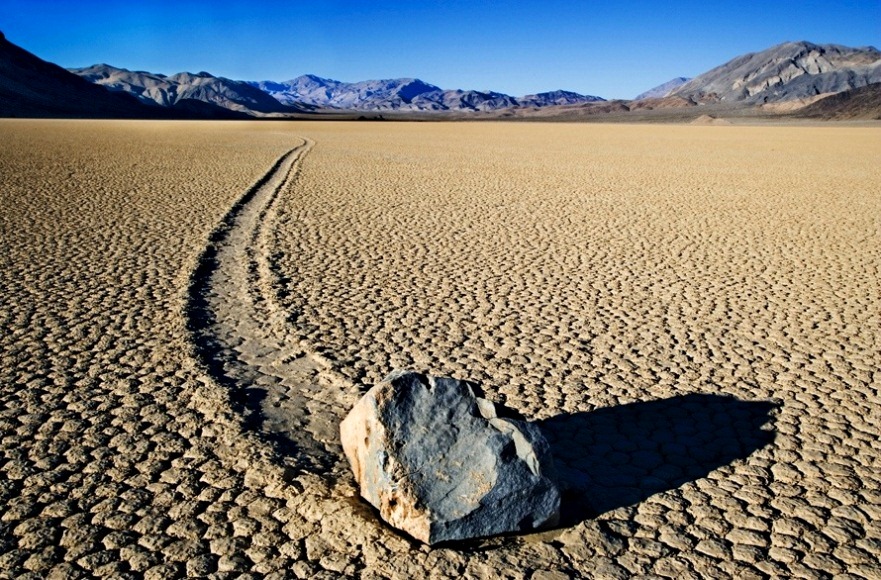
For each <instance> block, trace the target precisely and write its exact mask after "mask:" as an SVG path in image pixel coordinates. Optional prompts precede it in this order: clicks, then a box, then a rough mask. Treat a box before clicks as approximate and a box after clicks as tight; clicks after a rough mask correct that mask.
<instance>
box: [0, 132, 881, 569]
mask: <svg viewBox="0 0 881 580" xmlns="http://www.w3.org/2000/svg"><path fill="white" fill-rule="evenodd" d="M0 136H2V139H0V176H2V192H0V195H2V202H3V207H2V210H0V233H2V240H3V252H2V255H0V260H2V262H0V264H2V268H0V399H2V405H0V438H2V439H0V442H2V444H0V576H6V577H16V578H27V577H33V578H44V577H49V578H79V577H83V578H85V577H96V576H97V577H113V578H125V577H132V578H139V577H147V578H177V577H181V576H194V577H206V576H207V577H217V578H222V577H229V578H240V577H255V578H258V577H276V578H286V577H291V578H338V577H346V576H349V577H364V578H413V577H426V576H433V577H465V578H534V579H536V580H537V579H543V580H550V579H557V578H582V577H584V578H594V577H596V578H628V577H633V576H644V577H657V578H664V577H676V578H679V577H681V578H692V577H694V578H699V577H720V578H724V577H734V578H750V577H755V578H763V577H804V578H832V577H835V578H878V577H881V566H879V565H878V563H877V562H878V560H879V557H881V523H879V522H881V443H879V431H881V399H879V389H881V371H879V367H881V355H879V352H881V340H879V337H881V282H879V279H881V239H879V238H881V194H879V192H881V168H879V165H878V163H877V159H878V154H879V152H881V136H879V134H878V132H877V131H876V130H872V129H864V128H856V127H834V126H829V127H685V126H618V125H616V126H601V125H534V124H529V125H526V124H503V123H497V124H496V123H493V124H465V123H460V124H441V123H437V124H418V123H417V124H407V123H394V124H378V123H371V124H353V123H332V124H324V123H214V124H212V123H168V122H157V123H151V122H88V121H75V122H71V121H3V122H0ZM401 367H409V368H416V369H418V370H423V371H426V372H431V373H434V374H441V375H452V376H456V377H458V378H463V379H471V380H477V381H479V382H480V383H481V385H482V388H483V390H484V391H485V392H486V394H487V396H488V397H489V398H490V399H492V400H495V401H497V402H502V403H505V404H506V405H507V406H509V407H512V408H514V409H516V410H517V411H519V412H521V413H523V414H524V415H525V416H526V417H527V418H528V419H530V420H536V421H540V424H541V426H542V429H543V430H544V432H545V433H546V434H547V436H548V438H549V440H550V441H551V443H552V446H553V447H552V448H553V451H554V454H555V458H556V460H557V466H558V470H559V471H560V478H561V482H562V485H563V486H564V487H565V493H564V504H563V522H562V525H561V527H560V528H558V529H556V530H551V531H546V532H542V533H539V534H531V535H524V536H510V537H503V538H492V539H484V540H477V541H472V542H464V543H461V544H456V545H450V546H441V547H436V548H433V549H429V548H427V547H425V546H421V545H419V544H418V543H415V542H413V541H411V540H409V539H407V538H405V537H402V536H400V535H398V534H396V533H395V532H394V531H392V530H390V529H388V528H387V527H385V526H384V525H382V524H381V523H380V522H379V521H378V520H377V519H376V518H375V516H374V514H373V512H372V511H371V510H370V509H369V508H368V507H367V506H366V505H365V504H364V503H363V502H361V501H360V500H359V499H357V492H356V489H355V486H354V482H353V481H352V478H351V475H350V473H349V471H348V467H347V465H346V464H345V461H344V459H343V458H342V454H341V450H340V448H339V441H338V435H337V432H336V429H337V425H338V421H339V420H340V419H341V418H342V417H343V416H344V414H345V413H346V411H347V410H348V409H349V408H350V407H351V405H352V404H353V403H354V402H355V401H356V400H357V398H358V397H359V396H360V394H361V393H363V392H364V391H365V390H366V389H367V388H369V387H370V386H371V385H372V384H373V383H374V382H375V381H376V380H378V379H380V378H381V377H382V376H384V375H385V374H386V373H387V372H388V371H389V370H391V369H392V368H401Z"/></svg>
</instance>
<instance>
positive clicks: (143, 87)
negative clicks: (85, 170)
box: [71, 64, 303, 114]
mask: <svg viewBox="0 0 881 580" xmlns="http://www.w3.org/2000/svg"><path fill="white" fill-rule="evenodd" d="M71 72H73V73H75V74H77V75H79V76H81V77H82V78H84V79H86V80H88V81H90V82H92V83H95V84H98V85H101V86H104V87H106V88H108V89H110V90H111V91H115V92H123V93H128V94H131V95H134V96H135V97H137V98H138V99H139V100H140V101H142V102H144V103H150V104H158V105H163V106H166V107H167V106H172V105H176V104H177V103H178V102H180V101H183V100H185V99H192V100H197V101H203V102H205V103H210V104H213V105H216V106H218V107H223V108H224V109H229V110H231V111H238V112H241V113H262V114H269V113H296V112H302V111H303V108H302V107H300V106H298V105H299V104H298V103H293V104H287V105H286V104H282V103H280V102H279V101H277V100H276V99H273V98H272V97H271V96H269V95H267V94H266V93H265V92H263V91H262V90H259V89H258V88H255V87H253V86H251V85H249V84H247V83H243V82H239V81H233V80H230V79H226V78H223V77H215V76H214V75H211V74H209V73H207V72H200V73H197V74H193V73H186V72H183V73H178V74H175V75H172V76H165V75H162V74H155V73H149V72H144V71H130V70H126V69H124V68H117V67H114V66H110V65H107V64H96V65H93V66H90V67H86V68H79V69H71Z"/></svg>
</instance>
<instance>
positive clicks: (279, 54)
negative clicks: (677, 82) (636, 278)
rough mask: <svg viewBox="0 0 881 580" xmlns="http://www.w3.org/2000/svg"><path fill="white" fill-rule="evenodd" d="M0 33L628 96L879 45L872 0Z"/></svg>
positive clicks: (370, 14) (267, 69) (457, 7)
mask: <svg viewBox="0 0 881 580" xmlns="http://www.w3.org/2000/svg"><path fill="white" fill-rule="evenodd" d="M0 30H2V31H3V32H4V33H5V34H6V36H7V38H8V39H9V40H10V41H12V42H14V43H16V44H18V45H19V46H21V47H23V48H25V49H26V50H29V51H31V52H33V53H35V54H36V55H37V56H39V57H41V58H43V59H45V60H49V61H51V62H55V63H57V64H60V65H62V66H65V67H77V66H88V65H91V64H95V63H100V62H104V63H108V64H112V65H114V66H119V67H123V68H128V69H132V70H148V71H151V72H161V73H165V74H171V73H175V72H180V71H190V72H198V71H202V70H204V71H208V72H210V73H212V74H215V75H219V76H226V77H229V78H233V79H238V80H287V79H290V78H293V77H296V76H299V75H301V74H305V73H314V74H317V75H319V76H323V77H329V78H334V79H338V80H343V81H359V80H366V79H376V78H394V77H419V78H421V79H423V80H425V81H426V82H430V83H433V84H436V85H439V86H441V87H442V88H445V89H455V88H462V89H482V90H486V89H492V90H497V91H501V92H504V93H508V94H511V95H515V96H519V95H523V94H527V93H535V92H541V91H548V90H554V89H567V90H573V91H577V92H580V93H586V94H592V95H599V96H601V97H605V98H632V97H634V96H635V95H636V94H637V93H640V92H642V91H644V90H646V89H649V88H651V87H653V86H655V85H657V84H660V83H662V82H665V81H667V80H669V79H671V78H673V77H677V76H695V75H697V74H699V73H701V72H704V71H706V70H708V69H710V68H712V67H714V66H716V65H719V64H722V63H723V62H725V61H727V60H729V59H731V58H733V57H735V56H738V55H740V54H743V53H745V52H755V51H759V50H762V49H765V48H768V47H770V46H772V45H775V44H778V43H780V42H784V41H787V40H810V41H812V42H817V43H836V44H844V45H848V46H866V45H873V46H876V47H878V46H879V45H881V0H860V1H852V2H836V1H833V0H826V1H814V0H800V1H797V2H790V1H784V2H773V1H769V2H751V1H749V0H738V1H736V2H732V1H728V0H715V1H714V0H709V1H703V2H674V3H671V2H662V1H657V0H655V1H642V0H631V1H628V2H624V3H617V2H614V1H611V0H606V1H603V2H593V1H589V0H586V1H582V2H577V1H569V2H564V1H560V0H531V1H528V2H517V1H508V2H504V1H500V2H492V1H482V0H439V1H437V2H423V1H420V0H412V1H409V2H386V1H383V0H377V1H369V0H367V1H363V2H353V1H329V2H324V1H321V0H307V1H300V0H284V1H261V0H250V1H237V0H211V1H204V0H176V1H164V0H152V1H149V2H144V1H141V0H132V1H128V2H113V1H111V0H107V1H94V0H63V1H62V0H0Z"/></svg>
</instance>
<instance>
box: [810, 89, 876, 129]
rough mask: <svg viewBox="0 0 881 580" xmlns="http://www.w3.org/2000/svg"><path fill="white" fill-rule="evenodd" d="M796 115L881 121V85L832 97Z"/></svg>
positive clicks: (813, 104) (852, 90) (811, 105)
mask: <svg viewBox="0 0 881 580" xmlns="http://www.w3.org/2000/svg"><path fill="white" fill-rule="evenodd" d="M796 115H797V116H799V117H809V118H817V119H836V120H838V119H875V120H881V83H873V84H871V85H866V86H864V87H860V88H858V89H851V90H849V91H844V92H841V93H838V94H836V95H830V96H828V97H826V98H824V99H820V100H819V101H817V102H815V103H812V104H810V105H808V106H806V107H804V108H803V109H800V110H799V111H798V113H796Z"/></svg>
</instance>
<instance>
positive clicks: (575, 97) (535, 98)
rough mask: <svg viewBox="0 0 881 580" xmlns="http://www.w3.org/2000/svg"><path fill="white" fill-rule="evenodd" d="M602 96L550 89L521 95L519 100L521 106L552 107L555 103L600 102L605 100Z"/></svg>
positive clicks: (579, 103) (578, 103)
mask: <svg viewBox="0 0 881 580" xmlns="http://www.w3.org/2000/svg"><path fill="white" fill-rule="evenodd" d="M605 100H606V99H604V98H602V97H595V96H593V95H581V94H578V93H573V92H572V91H550V92H547V93H538V94H535V95H526V96H523V97H519V98H518V99H517V102H518V103H519V104H520V106H521V107H550V106H554V105H581V104H584V103H598V102H602V101H605Z"/></svg>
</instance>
